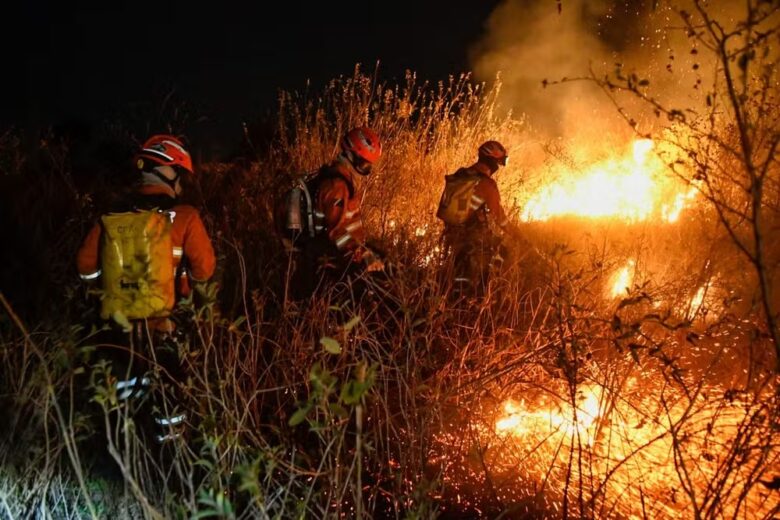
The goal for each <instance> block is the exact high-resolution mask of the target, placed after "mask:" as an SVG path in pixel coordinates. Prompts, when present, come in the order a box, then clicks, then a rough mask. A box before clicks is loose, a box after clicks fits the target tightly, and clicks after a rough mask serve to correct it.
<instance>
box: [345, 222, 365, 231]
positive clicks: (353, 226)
mask: <svg viewBox="0 0 780 520" xmlns="http://www.w3.org/2000/svg"><path fill="white" fill-rule="evenodd" d="M362 227H363V223H362V222H361V221H359V220H358V221H355V222H353V223H351V224H349V225H348V226H347V227H346V229H347V231H348V232H350V233H352V232H353V231H356V230H358V229H360V228H362Z"/></svg>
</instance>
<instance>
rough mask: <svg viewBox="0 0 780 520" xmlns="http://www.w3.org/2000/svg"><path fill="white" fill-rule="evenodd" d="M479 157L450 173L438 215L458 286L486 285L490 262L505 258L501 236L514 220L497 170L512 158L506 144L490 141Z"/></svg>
mask: <svg viewBox="0 0 780 520" xmlns="http://www.w3.org/2000/svg"><path fill="white" fill-rule="evenodd" d="M477 155H478V159H477V162H476V163H474V164H472V165H471V166H469V167H467V168H461V169H459V170H458V171H456V172H455V173H454V174H452V175H448V176H447V177H446V184H445V188H444V193H443V194H442V198H441V201H440V203H439V210H438V213H437V216H438V217H439V218H440V219H442V220H443V221H444V225H445V226H444V242H445V247H446V249H447V250H448V251H449V252H450V254H451V255H452V258H453V261H454V282H455V287H456V288H457V289H461V290H465V289H466V288H471V289H475V290H476V291H477V292H478V293H479V292H481V291H482V290H484V287H485V285H486V283H487V278H488V274H489V271H490V268H491V266H495V267H498V266H500V264H501V263H503V260H504V259H503V251H502V250H503V248H502V247H501V236H502V235H503V233H504V230H506V228H507V226H508V224H509V219H508V218H507V216H506V212H505V211H504V208H503V207H502V206H501V196H500V194H499V192H498V186H497V185H496V181H495V180H493V175H494V174H495V173H496V172H497V171H498V169H499V167H501V166H506V164H507V161H508V160H509V155H508V154H507V151H506V149H505V148H504V146H503V145H502V144H501V143H499V142H498V141H487V142H485V143H483V144H482V145H481V146H480V147H479V149H478V151H477Z"/></svg>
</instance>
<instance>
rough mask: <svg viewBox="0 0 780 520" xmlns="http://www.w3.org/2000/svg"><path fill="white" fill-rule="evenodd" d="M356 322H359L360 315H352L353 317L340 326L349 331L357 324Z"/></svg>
mask: <svg viewBox="0 0 780 520" xmlns="http://www.w3.org/2000/svg"><path fill="white" fill-rule="evenodd" d="M358 323H360V316H354V317H353V318H352V319H351V320H349V321H348V322H346V323H345V324H344V325H343V326H342V328H343V329H344V330H345V331H347V332H349V331H350V330H352V329H354V328H355V325H357V324H358Z"/></svg>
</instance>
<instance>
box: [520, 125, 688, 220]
mask: <svg viewBox="0 0 780 520" xmlns="http://www.w3.org/2000/svg"><path fill="white" fill-rule="evenodd" d="M654 146H655V145H654V143H653V141H652V140H650V139H639V140H637V141H634V143H633V144H632V146H631V150H630V151H626V152H624V153H622V154H621V155H620V156H618V157H614V158H610V159H607V160H603V161H600V162H598V163H595V164H593V165H591V166H589V167H587V168H585V170H584V171H580V170H576V171H575V170H570V171H562V172H558V173H559V175H558V180H557V181H555V182H553V183H551V184H547V185H545V186H543V187H542V188H541V189H540V190H539V191H538V192H537V193H535V194H533V195H532V196H531V197H530V199H528V200H527V201H526V202H525V203H524V204H522V205H523V212H522V214H521V219H522V220H523V221H526V222H529V221H546V220H549V219H551V218H554V217H559V216H577V217H586V218H616V219H619V220H625V221H628V222H641V221H646V220H649V219H655V218H657V219H660V220H661V221H663V222H669V223H671V222H675V221H677V219H678V218H679V216H680V213H681V212H682V210H683V209H684V208H685V207H686V204H687V202H688V201H690V200H691V199H693V198H694V197H695V194H696V192H695V190H693V189H690V190H688V191H686V192H681V191H680V190H679V187H677V186H676V182H675V181H674V180H673V179H671V178H670V177H669V176H668V174H667V172H666V167H665V165H664V163H663V161H661V159H659V158H658V157H657V156H656V155H653V154H651V153H650V152H651V151H652V150H653V148H654Z"/></svg>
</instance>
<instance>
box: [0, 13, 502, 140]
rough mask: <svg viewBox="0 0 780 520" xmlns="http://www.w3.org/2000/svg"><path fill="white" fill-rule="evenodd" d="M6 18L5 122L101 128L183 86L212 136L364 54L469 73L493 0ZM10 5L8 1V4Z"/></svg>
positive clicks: (422, 71)
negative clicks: (472, 52)
mask: <svg viewBox="0 0 780 520" xmlns="http://www.w3.org/2000/svg"><path fill="white" fill-rule="evenodd" d="M19 4H21V5H19V6H18V7H15V8H13V9H15V10H16V12H14V13H8V12H6V13H5V15H4V16H3V17H2V19H3V20H2V22H0V23H2V27H0V29H2V30H0V43H2V48H3V49H5V50H6V52H7V53H8V54H7V56H6V58H5V60H4V61H5V67H4V68H5V72H6V74H4V76H5V77H6V80H5V86H4V89H9V88H10V92H8V90H6V94H5V95H4V96H3V98H2V99H3V100H2V101H1V102H0V103H1V104H0V125H2V127H8V126H9V125H15V126H18V127H21V128H24V129H25V130H27V131H33V132H34V131H36V130H39V129H40V128H42V127H45V126H46V125H49V124H60V123H63V122H80V123H84V124H94V123H95V122H97V121H102V120H105V119H107V118H121V117H123V115H124V114H127V113H128V111H132V110H135V109H136V108H135V107H138V106H147V107H150V106H154V105H155V104H159V102H160V100H162V98H163V97H164V95H165V94H166V93H168V92H170V91H172V90H174V91H175V99H177V100H180V101H184V102H186V103H187V104H188V105H189V106H190V107H192V108H191V109H190V110H192V111H193V113H194V114H195V115H197V116H204V117H205V118H206V119H207V120H206V121H204V122H202V123H199V125H200V126H201V128H200V129H199V132H198V133H202V132H203V131H204V130H205V131H206V132H208V133H210V134H211V135H212V136H213V138H214V139H215V140H218V141H220V140H221V141H223V142H224V141H227V140H239V139H240V136H241V126H240V123H241V121H242V120H246V119H252V118H255V117H260V116H261V115H262V114H263V113H268V112H269V111H272V110H273V108H274V105H275V102H276V93H277V89H280V88H282V89H302V88H303V87H304V86H305V83H306V80H307V79H310V80H311V81H312V84H313V86H314V87H315V88H319V87H321V86H322V85H323V84H324V83H325V82H326V81H327V80H328V79H330V78H333V77H336V76H338V75H341V74H350V73H351V72H352V69H353V67H354V65H355V64H356V63H358V62H360V63H362V64H363V65H364V68H365V69H370V70H373V68H374V65H375V63H376V61H377V60H380V62H381V63H380V75H381V77H382V78H383V79H393V78H397V77H400V76H402V75H403V73H404V70H405V69H412V70H415V71H417V72H418V75H419V76H420V77H422V78H424V79H432V80H439V79H445V78H446V77H447V75H448V74H452V73H458V72H462V71H466V70H469V69H470V65H469V63H468V49H469V46H470V45H472V44H473V43H474V42H476V41H477V40H479V39H480V37H481V36H482V31H483V30H484V24H485V20H486V19H487V17H488V15H489V13H490V12H491V11H492V10H493V9H494V8H495V6H496V5H497V4H498V1H496V0H490V1H486V0H479V1H472V2H468V3H465V5H463V4H464V3H460V2H440V1H434V2H423V1H419V2H363V3H361V4H358V3H344V2H319V3H314V2H312V3H303V2H271V1H269V0H266V1H263V2H260V1H253V2H245V3H240V4H239V3H234V4H232V5H231V4H228V3H225V2H203V3H196V2H172V1H171V2H157V3H143V2H127V1H112V2H103V3H101V4H93V5H83V4H82V3H80V2H54V1H44V2H19ZM4 9H6V10H7V8H4Z"/></svg>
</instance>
